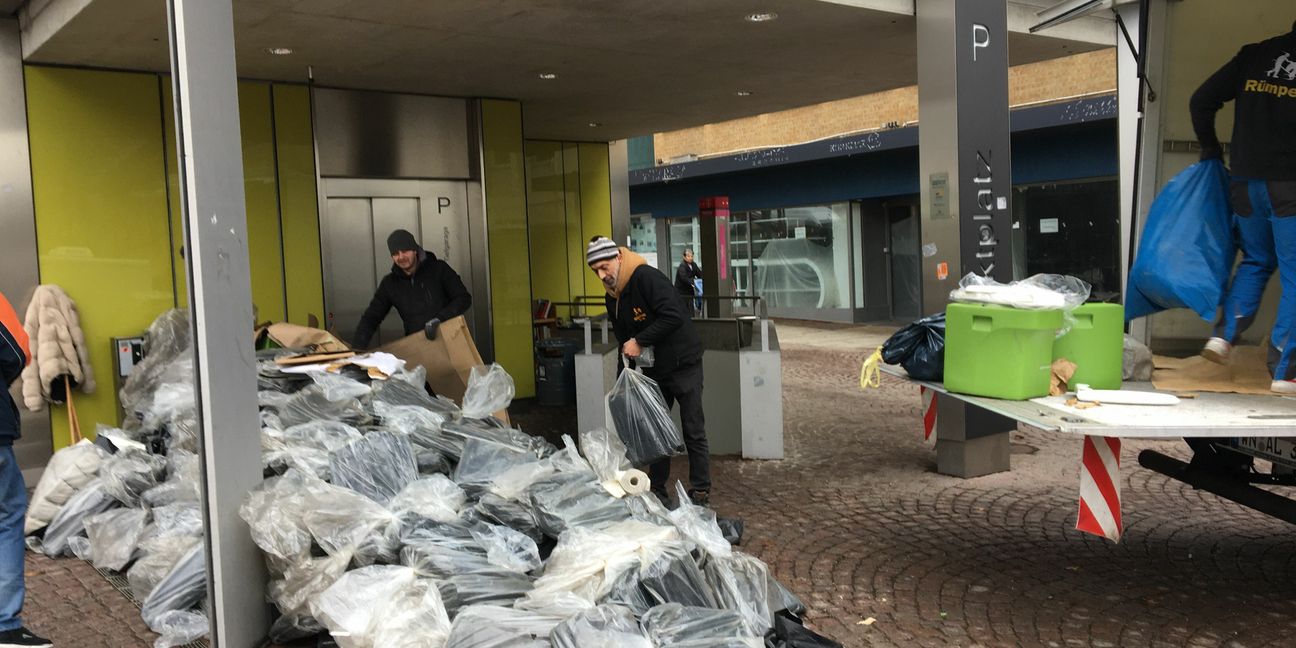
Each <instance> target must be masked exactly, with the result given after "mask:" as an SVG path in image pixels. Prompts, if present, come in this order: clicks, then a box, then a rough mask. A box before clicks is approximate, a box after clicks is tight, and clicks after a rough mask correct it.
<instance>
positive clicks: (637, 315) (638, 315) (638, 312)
mask: <svg viewBox="0 0 1296 648" xmlns="http://www.w3.org/2000/svg"><path fill="white" fill-rule="evenodd" d="M631 310H632V311H634V321H636V322H642V321H644V320H646V319H648V314H647V313H645V312H643V309H642V308H639V307H638V306H635V307H634V308H632V309H631Z"/></svg>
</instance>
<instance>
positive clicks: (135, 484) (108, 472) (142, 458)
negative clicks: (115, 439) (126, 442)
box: [99, 451, 166, 507]
mask: <svg viewBox="0 0 1296 648" xmlns="http://www.w3.org/2000/svg"><path fill="white" fill-rule="evenodd" d="M165 471H166V458H165V457H162V456H160V455H154V454H149V453H147V452H137V451H130V452H125V451H123V452H118V453H117V454H115V455H113V456H111V457H108V458H107V459H104V460H103V462H102V463H100V464H99V478H100V479H101V480H102V481H103V489H104V492H105V493H107V494H108V495H110V496H112V497H114V498H116V499H117V501H119V502H121V503H122V504H125V505H126V506H130V507H138V506H140V496H141V495H143V494H144V491H147V490H149V489H150V488H153V487H154V486H157V485H158V477H159V476H161V475H162V474H163V473H164V472H165Z"/></svg>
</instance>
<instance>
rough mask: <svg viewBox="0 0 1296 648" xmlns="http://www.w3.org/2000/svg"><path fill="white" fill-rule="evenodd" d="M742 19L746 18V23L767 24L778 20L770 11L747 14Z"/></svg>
mask: <svg viewBox="0 0 1296 648" xmlns="http://www.w3.org/2000/svg"><path fill="white" fill-rule="evenodd" d="M744 18H746V20H747V22H769V21H771V20H774V19H776V18H778V14H776V13H774V12H772V11H765V12H761V13H754V14H747V15H746V16H745V17H744Z"/></svg>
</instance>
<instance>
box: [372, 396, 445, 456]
mask: <svg viewBox="0 0 1296 648" xmlns="http://www.w3.org/2000/svg"><path fill="white" fill-rule="evenodd" d="M372 406H373V411H374V414H375V415H377V416H378V418H379V419H381V420H382V426H383V427H385V428H387V429H389V430H391V431H393V432H398V433H400V434H404V435H406V436H408V437H409V438H410V443H413V444H414V445H415V446H416V447H419V448H429V449H430V448H435V447H436V446H435V445H434V440H435V439H436V437H437V435H439V434H441V426H443V425H445V423H446V421H449V420H450V417H449V416H448V415H447V414H445V413H444V412H436V411H433V410H430V409H427V408H426V407H423V406H421V405H392V404H389V403H385V402H383V401H374V402H373V403H372Z"/></svg>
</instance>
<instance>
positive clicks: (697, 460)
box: [648, 362, 711, 497]
mask: <svg viewBox="0 0 1296 648" xmlns="http://www.w3.org/2000/svg"><path fill="white" fill-rule="evenodd" d="M657 385H658V386H659V387H661V392H662V397H664V398H665V399H666V407H667V408H673V407H674V406H675V403H677V402H678V403H679V407H680V423H682V424H683V428H684V429H683V432H684V447H685V448H686V449H687V450H688V460H689V489H690V490H695V491H707V492H710V491H711V451H710V449H709V448H708V447H707V437H706V417H705V416H704V415H703V413H702V363H701V362H698V363H697V364H694V365H691V366H688V367H680V368H679V369H677V370H675V372H673V373H672V374H671V375H670V376H669V377H668V378H662V379H660V380H658V381H657ZM670 469H671V460H670V458H666V459H662V460H660V461H657V462H654V463H653V464H652V465H650V466H648V478H649V479H651V480H652V490H653V492H654V493H656V494H657V495H658V496H659V497H666V495H667V493H669V492H670V490H671V488H673V486H674V484H673V483H671V482H670Z"/></svg>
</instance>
